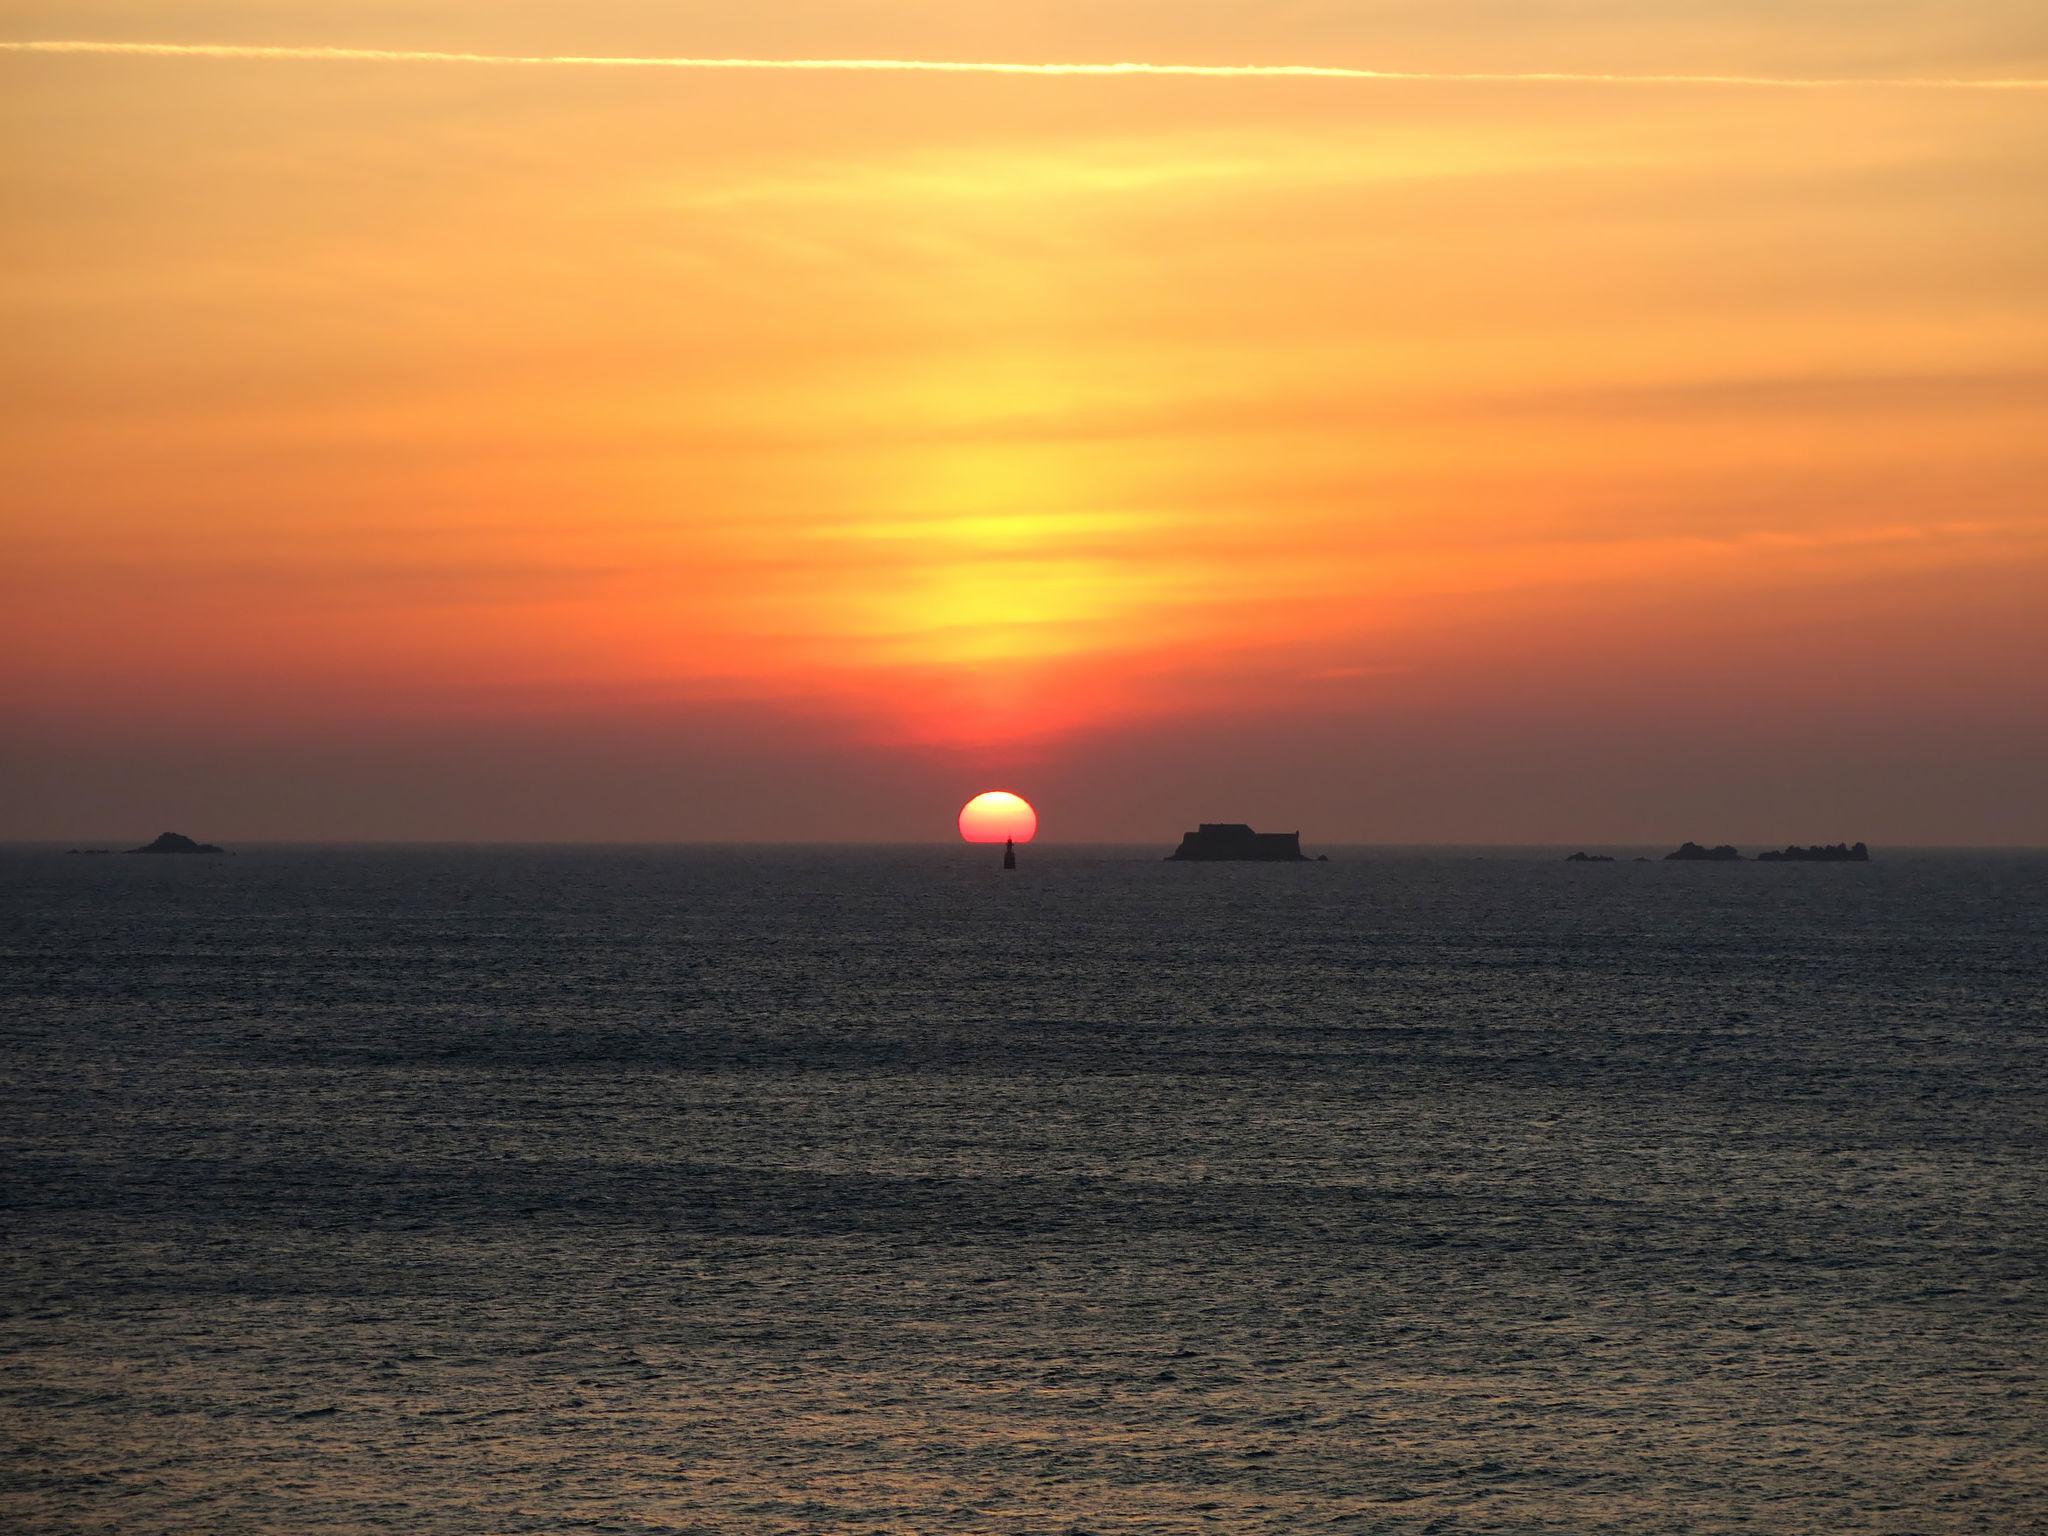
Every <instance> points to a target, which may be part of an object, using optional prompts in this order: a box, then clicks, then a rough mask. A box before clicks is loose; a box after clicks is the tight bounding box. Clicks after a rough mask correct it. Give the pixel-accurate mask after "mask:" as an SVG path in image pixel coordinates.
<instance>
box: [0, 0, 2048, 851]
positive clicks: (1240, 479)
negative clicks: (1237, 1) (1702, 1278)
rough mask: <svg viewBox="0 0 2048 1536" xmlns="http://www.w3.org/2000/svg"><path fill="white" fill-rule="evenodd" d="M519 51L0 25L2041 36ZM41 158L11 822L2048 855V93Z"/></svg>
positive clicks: (517, 123) (679, 129)
mask: <svg viewBox="0 0 2048 1536" xmlns="http://www.w3.org/2000/svg"><path fill="white" fill-rule="evenodd" d="M507 9H508V8H506V7H503V6H498V5H486V4H482V3H447V4H441V5H424V6H423V5H418V4H410V5H403V6H401V5H396V4H382V3H364V0H352V3H349V4H346V5H344V4H340V3H333V0H327V3H321V0H306V3H293V4H283V5H280V4H275V3H265V4H256V3H211V4H206V5H199V4H191V5H184V4H178V3H158V4H152V5H147V6H144V5H139V4H108V3H98V0H84V3H78V0H74V3H67V4H64V5H61V6H60V5H50V4H38V5H24V4H8V3H0V39H15V40H21V39H38V38H41V39H50V38H88V39H131V40H147V41H156V42H170V43H249V44H272V45H283V46H346V47H375V48H390V49H434V50H450V51H462V52H478V53H511V54H554V53H565V52H567V53H576V54H607V55H609V54H633V55H690V56H706V55H711V56H726V55H743V56H750V57H764V58H774V57H785V58H786V57H837V56H859V57H873V56H887V57H912V58H948V59H993V60H1010V61H1026V62H1032V61H1046V60H1092V61H1110V60H1128V59H1138V60H1148V61H1154V62H1192V63H1246V62H1262V63H1307V64H1330V65H1354V66H1361V67H1366V68H1384V69H1399V70H1417V71H1458V72H1470V71H1528V70H1571V71H1620V72H1629V73H1658V74H1664V73H1681V74H1704V73H1744V74H1767V75H1782V76H1800V77H1810V76H1814V75H1825V76H1830V77H1859V76H1885V77H1897V76H1915V77H1927V78H1940V79H1949V80H1952V79H1970V78H1990V77H2015V76H2021V77H2048V21H2044V19H2043V17H2042V15H2041V13H2040V11H2039V8H2038V7H2037V6H2035V5H2031V4H2020V3H2004V0H2000V3H1992V4H1987V5H1980V6H1976V7H1972V8H1971V15H1970V16H1969V17H1967V18H1957V17H1955V16H1953V15H1952V14H1950V11H1951V10H1952V8H1949V7H1941V6H1935V5H1932V4H1909V3H1897V0H1877V3H1872V4H1869V5H1866V6H1859V7H1858V8H1856V11H1855V15H1854V18H1853V25H1852V24H1851V22H1850V21H1849V20H1845V17H1844V13H1843V11H1842V8H1840V7H1839V6H1834V5H1823V4H1819V3H1817V0H1816V3H1801V0H1791V3H1784V4H1771V5H1764V4H1762V3H1757V4H1727V5H1689V6H1676V5H1655V4H1632V5H1621V4H1614V5H1593V6H1587V5H1583V4H1572V5H1565V4H1554V5H1552V4H1544V3H1541V0H1533V3H1529V4H1525V5H1517V6H1514V7H1501V6H1498V5H1493V4H1478V3H1467V0H1443V3H1432V4H1422V3H1419V0H1418V3H1412V4H1365V5H1358V6H1350V7H1343V8H1337V7H1322V6H1299V7H1287V6H1276V7H1249V6H1243V5H1221V4H1208V5H1202V4H1177V5H1171V6H1169V5H1163V4H1154V3H1132V0H1110V3H1103V0H1096V3H1091V4H1087V5H1081V4H1070V5H1058V4H1055V5H1049V6H1034V7H1030V8H1028V9H1029V11H1030V15H1029V16H1028V18H1027V17H1020V16H1019V15H1017V14H1016V13H1017V12H1018V11H1019V10H1020V9H1021V8H1018V7H1007V6H1006V7H998V6H995V5H983V4H979V3H972V0H970V3H957V0H956V3H953V4H949V5H943V6H942V5H938V4H930V3H911V0H875V3H873V4H870V5H865V6H861V7H848V6H844V5H829V4H822V3H821V4H815V5H775V6H767V7H732V6H729V5H719V6H713V5H709V4H702V5H699V4H674V3H662V4H655V3H651V0H650V3H618V0H593V3H589V4H584V5H580V6H577V7H561V8H554V10H555V12H556V14H554V15H552V16H550V17H535V16H531V15H528V16H518V17H511V16H507V15H505V14H504V12H505V11H506V10H507ZM743 12H744V13H745V14H742V13H743ZM0 125H4V130H0V179H4V195H0V208H4V210H5V211H4V214H0V326H4V334H5V335H6V336H7V337H8V338H9V343H8V345H7V346H6V347H5V348H4V349H0V423H4V430H0V718H4V736H0V835H5V836H52V837H72V836H81V837H82V836H101V835H111V834H114V833H130V832H132V833H135V834H137V835H140V834H142V833H151V834H153V833H154V832H155V831H158V830H161V828H162V826H171V825H179V826H185V825H186V824H187V823H190V825H189V826H188V827H187V830H190V831H192V832H194V833H195V834H200V835H206V836H218V837H222V838H235V837H239V838H254V837H266V836H269V837H327V836H332V837H377V836H440V835H445V836H457V837H505V836H543V837H689V838H705V837H710V838H716V837H740V838H744V837H784V836H786V837H818V836H828V837H829V836H848V837H866V836H884V837H933V838H939V837H945V836H948V835H950V832H951V825H952V816H953V813H954V812H955V811H956V810H957V809H958V806H959V802H960V801H961V800H962V799H964V798H965V797H966V795H967V794H968V793H971V792H972V791H974V790H976V789H980V788H985V787H988V786H989V785H991V784H1004V785H1008V786H1010V787H1013V788H1017V789H1020V790H1022V791H1024V792H1025V793H1027V794H1031V795H1032V797H1033V799H1034V800H1036V801H1037V803H1038V804H1039V807H1040V810H1041V812H1042V813H1043V814H1044V816H1045V822H1044V830H1043V834H1042V835H1043V836H1045V837H1047V838H1051V839H1055V840H1059V839H1068V838H1132V839H1142V840H1151V841H1159V840H1162V839H1163V840H1165V841H1166V842H1169V843H1170V842H1171V841H1172V840H1173V838H1174V837H1176V836H1177V834H1178V832H1179V830H1180V827H1181V824H1182V823H1183V822H1188V823H1191V822H1192V821H1194V820H1197V819H1212V820H1213V819H1237V818H1239V817H1241V816H1249V817H1251V818H1252V819H1254V820H1262V819H1263V820H1266V821H1270V822H1272V823H1273V824H1275V825H1280V826H1285V827H1289V828H1291V827H1293V826H1295V825H1297V824H1299V825H1301V826H1302V827H1303V828H1304V830H1305V831H1308V832H1309V833H1310V834H1311V837H1312V839H1319V840H1323V841H1335V840H1346V839H1360V840H1385V841H1404V840H1429V841H1436V840H1463V839H1471V840H1532V841H1535V840H1552V839H1563V840H1579V839H1590V840H1598V839H1602V838H1607V839H1637V838H1640V839H1645V840H1649V841H1675V840H1676V839H1677V838H1679V837H1682V836H1697V837H1701V838H1704V839H1706V840H1710V841H1718V840H1721V839H1723V838H1731V839H1743V838H1747V839H1751V840H1761V839H1771V840H1783V839H1786V838H1791V837H1798V838H1799V839H1801V840H1802V841H1803V840H1810V839H1813V838H1823V837H1824V838H1826V839H1828V840H1833V839H1836V838H1841V837H1847V838H1857V837H1863V838H1867V839H1869V840H1871V841H1873V842H1876V841H1880V840H1892V841H1991V842H2015V841H2016V842H2035V843H2039V842H2048V796H2044V795H2042V794H2041V793H2040V791H2039V787H2038V782H2037V781H2038V780H2040V779H2042V778H2044V777H2048V725H2044V721H2048V664H2044V657H2048V618H2044V614H2048V601H2044V599H2048V496H2044V492H2048V474H2044V470H2048V214H2044V209H2048V199H2044V196H2043V191H2044V188H2048V93H2042V92H2030V91H1969V90H1956V89H1937V90H1914V89H1899V88H1861V87H1849V88H1840V89H1831V90H1825V91H1814V90H1789V89H1787V90H1779V89H1769V88H1727V87H1709V86H1688V85H1670V84H1666V85H1654V86H1653V85H1634V86H1629V85H1588V84H1582V85H1571V84H1545V85H1529V84H1521V85H1517V84H1500V83H1495V84H1476V83H1413V82H1411V83H1384V82H1382V83H1374V82H1357V81H1335V80H1298V79H1288V80H1273V79H1232V80H1215V79H1172V78H1167V79H1160V78H1136V79H1103V78H1080V79H1067V78H1045V77H986V76H923V75H920V76H906V75H890V74H872V73H870V74H823V73H813V74H805V75H786V74H764V73H727V72H691V73H678V72H672V71H669V72H665V71H655V70H632V71H628V70H619V69H600V68H588V67H532V66H528V67H511V66H491V65H460V64H430V63H361V62H304V61H284V60H274V61H225V60H219V59H190V58H131V57H108V56H91V55H86V56H50V55H27V54H19V53H15V54H0Z"/></svg>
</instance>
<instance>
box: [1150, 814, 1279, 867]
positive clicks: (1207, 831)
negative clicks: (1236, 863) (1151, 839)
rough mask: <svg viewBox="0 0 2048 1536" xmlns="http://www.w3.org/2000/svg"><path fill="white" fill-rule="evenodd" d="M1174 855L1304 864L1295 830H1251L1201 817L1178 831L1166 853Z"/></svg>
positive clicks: (1199, 859)
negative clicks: (1199, 821)
mask: <svg viewBox="0 0 2048 1536" xmlns="http://www.w3.org/2000/svg"><path fill="white" fill-rule="evenodd" d="M1166 857H1167V859H1168V861H1169V862H1171V861H1172V860H1175V859H1180V860H1184V861H1194V862H1208V861H1214V860H1223V859H1251V860H1257V861H1260V862H1264V863H1287V864H1305V863H1307V862H1308V855H1307V854H1305V853H1303V852H1302V851H1301V834H1300V833H1299V832H1254V831H1253V830H1252V829H1251V828H1250V827H1248V826H1246V825H1245V824H1244V823H1243V822H1241V821H1205V822H1203V823H1202V824H1201V826H1200V827H1198V828H1197V829H1196V830H1195V831H1193V832H1184V833H1182V834H1181V839H1180V846H1179V847H1178V848H1176V849H1174V850H1173V852H1172V853H1169V854H1168V855H1167V856H1166Z"/></svg>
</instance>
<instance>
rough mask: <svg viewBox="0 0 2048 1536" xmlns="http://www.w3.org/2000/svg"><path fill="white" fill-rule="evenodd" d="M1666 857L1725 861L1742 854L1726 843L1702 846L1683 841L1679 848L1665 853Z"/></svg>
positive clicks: (1737, 857) (1739, 856)
mask: <svg viewBox="0 0 2048 1536" xmlns="http://www.w3.org/2000/svg"><path fill="white" fill-rule="evenodd" d="M1664 857H1665V858H1666V859H1714V860H1721V861H1725V860H1728V859H1739V858H1741V857H1742V855H1741V854H1739V853H1737V852H1736V851H1735V850H1734V849H1733V848H1731V847H1729V846H1728V844H1726V843H1723V844H1721V846H1720V847H1718V848H1702V847H1701V846H1700V845H1699V844H1698V843H1681V844H1680V845H1679V846H1678V847H1677V848H1674V849H1673V850H1672V851H1671V852H1669V853H1667V854H1665V855H1664Z"/></svg>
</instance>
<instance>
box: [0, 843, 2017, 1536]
mask: <svg viewBox="0 0 2048 1536" xmlns="http://www.w3.org/2000/svg"><path fill="white" fill-rule="evenodd" d="M195 830H197V829H195ZM1163 851H1164V850H1163V848H1099V847H1098V848H1084V847H1054V846H1048V845H1042V844H1033V845H1030V846H1028V847H1026V848H1023V849H1020V850H1019V855H1020V864H1021V867H1020V868H1019V869H1018V870H1017V871H1016V872H1015V873H1010V874H1006V873H1004V872H1003V871H1002V870H1001V869H1000V868H999V867H998V865H999V860H1000V852H1001V850H1000V849H987V848H969V847H959V846H956V847H944V848H940V847H930V848H886V847H882V848H784V847H754V848H702V847H603V848H599V847H502V848H479V847H418V846H415V847H282V846H279V847H243V848H238V849H237V850H236V851H235V856H233V857H221V858H168V857H152V858H128V857H123V856H120V855H118V854H114V855H108V856H80V855H68V854H66V853H65V852H64V851H63V850H61V849H49V848H28V847H11V848H7V849H4V850H0V1529H5V1530H6V1531H9V1532H15V1533H29V1536H33V1533H54V1532H65V1533H70V1532H122V1533H127V1532H139V1533H158V1532H205V1533H244V1532H250V1533H279V1536H286V1533H289V1536H319V1533H330V1532H333V1533H340V1532H349V1533H368V1532H396V1533H408V1536H438V1533H464V1536H468V1533H511V1532H534V1533H556V1532H584V1531H592V1532H617V1533H632V1536H649V1533H662V1532H674V1533H685V1532H702V1533H728V1532H730V1533H747V1536H752V1533H797V1532H803V1533H848V1536H866V1533H877V1536H879V1533H885V1532H886V1533H892V1536H920V1533H956V1532H957V1533H1011V1536H1035V1533H1046V1536H1081V1533H1094V1536H1136V1533H1158V1536H1171V1533H1198V1532H1200V1533H1208V1532H1218V1533H1224V1532H1228V1533H1247V1536H1251V1533H1309V1532H1344V1533H1371V1532H1387V1533H1425V1532H1430V1533H1435V1532H1458V1533H1479V1532H1485V1533H1508V1532H1515V1533H1522V1532H1572V1533H1580V1532H1585V1533H1593V1532H1630V1533H1644V1536H1653V1533H1654V1536H1670V1533H1682V1532H1738V1531H1739V1532H1754V1533H1773V1536H1788V1533H1806V1532H1813V1533H1830V1536H1834V1533H1845V1532H1890V1533H1900V1536H1905V1533H1945V1532H1986V1533H1999V1536H2014V1533H2026V1532H2035V1531H2042V1530H2044V1529H2048V1415H2044V1407H2048V1402H2044V1398H2048V1392H2044V1377H2043V1366H2044V1363H2048V1358H2044V1357H2048V1349H2044V1339H2048V1317H2044V1310H2048V1295H2044V1288H2043V1278H2044V1261H2048V1179H2044V1169H2048V1113H2044V1111H2048V1055H2044V1044H2048V1040H2044V1036H2048V855H2044V854H2041V853H2022V852H2006V853H2001V852H1920V851H1897V852H1893V851H1888V850H1886V849H1884V848H1882V847H1880V848H1878V849H1877V850H1876V851H1875V856H1874V861H1873V862H1871V863H1869V864H1777V865H1766V864H1756V863H1741V864H1699V863H1667V862H1663V861H1662V860H1660V859H1655V858H1652V859H1651V860H1650V861H1648V862H1641V863H1638V862H1634V860H1633V859H1632V857H1630V855H1631V854H1633V853H1634V852H1637V851H1642V852H1650V853H1661V852H1662V851H1663V850H1662V849H1657V850H1617V851H1618V852H1620V853H1621V854H1622V855H1623V856H1622V857H1621V858H1619V859H1617V861H1616V862H1613V863H1605V864H1568V863H1566V862H1564V861H1563V858H1562V855H1563V854H1564V853H1565V852H1568V851H1569V850H1565V849H1435V850H1416V849H1373V848H1335V849H1331V850H1329V853H1330V858H1329V861H1328V862H1327V863H1307V864H1299V865H1213V864H1212V865H1181V864H1172V863H1167V862H1163V861H1162V859H1161V857H1160V855H1161V853H1162V852H1163Z"/></svg>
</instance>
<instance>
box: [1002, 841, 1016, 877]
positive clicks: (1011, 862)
mask: <svg viewBox="0 0 2048 1536" xmlns="http://www.w3.org/2000/svg"><path fill="white" fill-rule="evenodd" d="M1016 867H1017V839H1015V838H1014V837H1006V838H1004V839H1003V868H1005V869H1015V868H1016Z"/></svg>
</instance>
